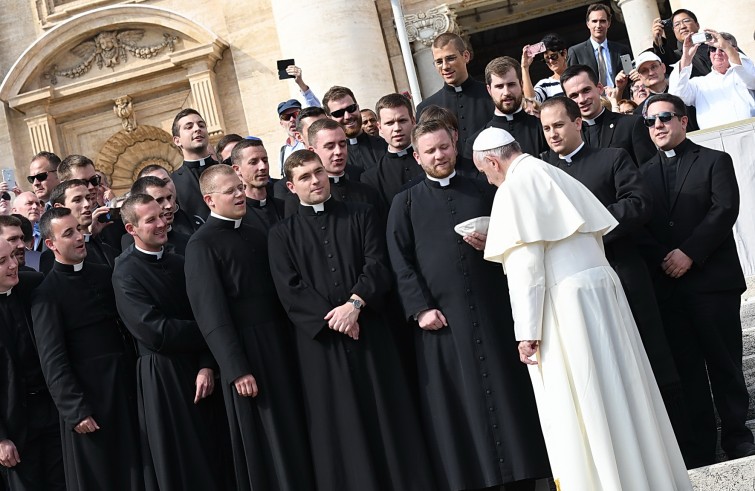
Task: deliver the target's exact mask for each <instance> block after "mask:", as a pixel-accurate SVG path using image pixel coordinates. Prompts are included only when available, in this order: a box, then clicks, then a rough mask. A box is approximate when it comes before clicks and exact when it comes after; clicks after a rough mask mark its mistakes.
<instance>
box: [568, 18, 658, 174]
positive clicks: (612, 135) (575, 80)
mask: <svg viewBox="0 0 755 491" xmlns="http://www.w3.org/2000/svg"><path fill="white" fill-rule="evenodd" d="M596 5H597V4H596ZM561 85H562V86H563V88H564V94H565V95H566V97H568V98H569V99H571V100H573V101H574V102H576V103H577V105H578V106H579V112H580V113H581V114H582V134H583V138H584V141H585V144H587V145H588V146H589V147H591V148H623V149H624V150H626V151H627V153H629V156H630V157H632V160H633V161H634V163H635V164H636V165H638V166H639V165H641V164H642V163H644V162H647V160H648V159H650V157H651V156H652V155H654V154H655V146H654V145H653V142H651V141H650V138H649V137H648V135H647V132H646V131H644V128H643V127H642V118H641V117H639V116H635V115H629V114H619V113H615V112H612V111H607V110H606V109H605V108H604V107H603V105H602V104H601V103H600V91H601V89H602V88H603V86H602V85H601V84H600V83H599V82H598V78H597V76H596V75H595V72H594V71H593V70H592V68H590V67H588V66H585V65H574V66H570V67H569V68H567V69H566V71H564V73H563V74H562V75H561Z"/></svg>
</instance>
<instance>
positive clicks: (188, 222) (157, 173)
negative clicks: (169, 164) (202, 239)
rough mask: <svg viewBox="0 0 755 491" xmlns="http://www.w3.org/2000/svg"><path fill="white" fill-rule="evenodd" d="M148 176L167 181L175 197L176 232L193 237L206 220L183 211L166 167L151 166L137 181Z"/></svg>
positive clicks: (174, 218) (145, 169)
mask: <svg viewBox="0 0 755 491" xmlns="http://www.w3.org/2000/svg"><path fill="white" fill-rule="evenodd" d="M146 176H154V177H157V178H160V179H162V180H163V181H165V184H166V185H167V186H168V189H170V191H171V194H172V195H173V223H172V224H171V226H172V227H173V229H174V230H175V231H176V232H181V233H182V234H185V235H191V234H193V233H194V232H196V231H197V230H198V229H199V227H201V226H202V224H203V223H204V220H203V219H201V218H199V217H198V216H189V214H188V213H186V212H185V211H184V210H183V209H181V206H180V202H179V200H178V191H177V190H176V185H175V183H174V182H173V179H171V177H170V174H169V173H168V171H167V170H165V167H162V166H160V165H157V164H150V165H148V166H146V167H145V168H144V169H142V170H141V171H140V172H139V174H138V176H137V179H140V178H142V177H146Z"/></svg>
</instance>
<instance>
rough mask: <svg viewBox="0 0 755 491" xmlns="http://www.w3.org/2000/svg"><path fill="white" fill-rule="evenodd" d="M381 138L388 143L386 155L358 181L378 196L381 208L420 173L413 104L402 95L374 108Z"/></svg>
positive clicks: (384, 99) (383, 101)
mask: <svg viewBox="0 0 755 491" xmlns="http://www.w3.org/2000/svg"><path fill="white" fill-rule="evenodd" d="M375 111H377V114H378V123H377V124H378V129H379V131H380V136H382V137H383V139H384V140H385V141H386V142H388V152H387V153H386V154H385V155H384V156H383V158H381V159H380V162H378V165H377V166H376V167H373V168H372V169H369V170H368V171H366V172H365V173H364V174H362V176H361V181H362V182H363V183H365V184H367V185H368V186H372V187H373V188H374V189H375V190H377V191H378V193H380V197H381V198H382V200H383V206H385V207H386V209H387V208H388V207H390V206H391V202H392V201H393V197H394V196H395V195H396V194H397V193H398V192H399V191H401V189H402V188H403V187H404V186H405V185H406V184H407V183H408V182H409V181H411V180H412V179H414V178H415V177H417V176H420V175H422V174H423V172H422V168H421V167H420V166H419V165H417V161H416V160H414V150H413V149H412V129H413V128H414V111H413V108H412V103H411V101H409V99H408V98H407V97H406V96H405V95H403V94H388V95H385V96H383V97H381V98H380V100H378V102H377V105H376V106H375Z"/></svg>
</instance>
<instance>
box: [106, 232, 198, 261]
mask: <svg viewBox="0 0 755 491" xmlns="http://www.w3.org/2000/svg"><path fill="white" fill-rule="evenodd" d="M190 237H191V236H189V235H186V234H184V233H182V232H178V231H177V230H176V229H175V228H173V227H171V229H170V230H168V242H167V243H166V244H165V252H170V253H173V254H178V255H179V256H183V255H184V254H185V253H186V244H188V243H189V238H190ZM132 245H134V236H133V235H131V234H128V233H127V234H123V236H121V250H123V251H125V250H126V249H128V248H129V246H132ZM117 262H118V261H117V259H116V263H117Z"/></svg>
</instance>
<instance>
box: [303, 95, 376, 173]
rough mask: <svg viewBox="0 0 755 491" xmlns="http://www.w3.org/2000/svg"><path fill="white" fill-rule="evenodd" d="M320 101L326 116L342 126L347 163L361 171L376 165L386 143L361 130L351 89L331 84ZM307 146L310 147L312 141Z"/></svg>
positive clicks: (360, 117) (358, 113) (360, 122)
mask: <svg viewBox="0 0 755 491" xmlns="http://www.w3.org/2000/svg"><path fill="white" fill-rule="evenodd" d="M322 102H323V109H325V113H326V114H327V115H328V117H329V118H330V119H332V120H333V121H336V122H337V123H338V124H340V125H341V126H343V131H344V132H345V133H346V138H348V145H349V151H348V154H349V165H351V166H353V167H356V168H358V169H360V170H362V171H365V170H367V169H369V168H371V167H374V166H376V165H377V163H378V162H379V161H380V159H381V158H382V157H383V155H385V151H386V149H387V144H386V142H385V140H383V139H382V138H378V137H376V136H371V135H368V134H367V133H365V132H364V131H362V114H361V113H360V112H359V104H358V103H357V100H356V98H355V97H354V93H353V92H352V91H351V89H349V88H348V87H340V86H338V85H336V86H333V87H331V88H330V89H328V91H327V92H326V93H325V96H324V97H323V98H322ZM309 146H310V148H311V147H312V142H310V144H309Z"/></svg>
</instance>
